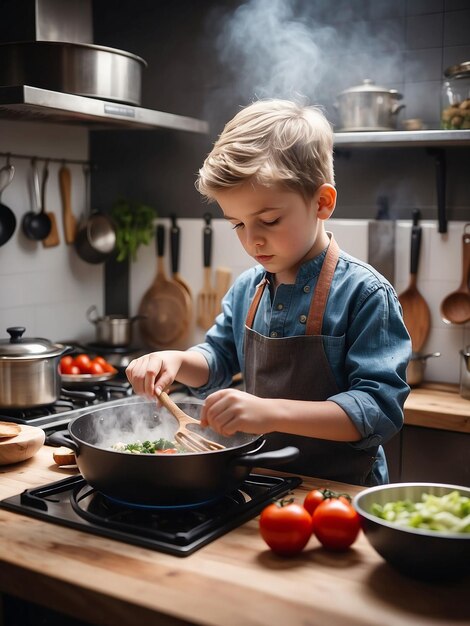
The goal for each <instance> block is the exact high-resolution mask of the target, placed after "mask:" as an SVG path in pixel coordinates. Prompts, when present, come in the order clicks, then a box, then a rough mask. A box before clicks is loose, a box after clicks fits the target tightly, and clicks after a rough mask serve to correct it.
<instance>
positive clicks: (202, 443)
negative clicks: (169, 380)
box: [158, 391, 225, 452]
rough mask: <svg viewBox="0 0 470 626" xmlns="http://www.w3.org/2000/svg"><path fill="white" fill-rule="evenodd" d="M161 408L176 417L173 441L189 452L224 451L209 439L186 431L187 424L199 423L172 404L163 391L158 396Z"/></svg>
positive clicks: (222, 447) (219, 445)
mask: <svg viewBox="0 0 470 626" xmlns="http://www.w3.org/2000/svg"><path fill="white" fill-rule="evenodd" d="M158 399H159V400H160V402H161V403H162V404H163V406H164V407H165V408H166V409H168V411H170V413H171V414H172V415H173V417H176V419H177V420H178V423H179V427H178V430H177V431H176V433H175V435H174V440H175V441H176V443H178V444H179V445H180V446H182V447H183V448H185V449H186V450H188V451H189V452H213V451H215V450H225V446H223V445H222V444H220V443H216V442H215V441H211V440H210V439H206V438H205V437H203V436H202V435H200V434H199V433H197V432H195V431H194V430H189V429H188V424H197V425H198V426H200V424H199V421H198V420H197V419H194V417H190V416H189V415H187V414H186V413H185V412H184V411H182V410H181V409H180V408H179V406H178V405H177V404H175V403H174V402H173V400H172V399H171V398H170V396H169V395H168V394H167V393H165V392H164V391H162V392H161V394H160V395H159V396H158Z"/></svg>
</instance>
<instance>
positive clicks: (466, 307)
mask: <svg viewBox="0 0 470 626" xmlns="http://www.w3.org/2000/svg"><path fill="white" fill-rule="evenodd" d="M467 229H470V224H465V226H464V230H463V236H462V282H461V283H460V286H459V288H458V289H457V290H456V291H453V292H452V293H451V294H449V295H448V296H447V297H446V298H444V300H443V301H442V303H441V316H442V319H443V320H444V322H446V324H465V323H466V322H468V321H470V289H469V284H468V283H469V280H470V230H469V232H467Z"/></svg>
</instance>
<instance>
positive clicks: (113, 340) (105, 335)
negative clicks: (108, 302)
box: [86, 305, 143, 346]
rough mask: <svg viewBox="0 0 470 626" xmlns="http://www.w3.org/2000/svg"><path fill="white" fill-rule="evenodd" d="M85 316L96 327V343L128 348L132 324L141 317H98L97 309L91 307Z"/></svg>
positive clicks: (130, 340)
mask: <svg viewBox="0 0 470 626" xmlns="http://www.w3.org/2000/svg"><path fill="white" fill-rule="evenodd" d="M86 316H87V318H88V321H89V322H91V323H92V324H94V325H95V327H96V343H97V344H98V345H103V346H128V345H130V343H131V342H132V324H133V323H134V322H136V321H137V320H139V319H142V317H143V316H142V315H135V316H134V317H126V316H125V315H103V317H99V316H98V309H97V308H96V306H95V305H93V306H91V307H90V308H89V309H88V310H87V312H86Z"/></svg>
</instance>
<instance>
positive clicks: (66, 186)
mask: <svg viewBox="0 0 470 626" xmlns="http://www.w3.org/2000/svg"><path fill="white" fill-rule="evenodd" d="M59 183H60V193H61V196H62V218H63V222H64V235H65V241H66V242H67V243H68V244H70V243H73V242H74V241H75V237H76V235H77V220H76V218H75V215H74V214H73V213H72V201H71V200H72V179H71V176H70V170H69V168H68V167H66V165H65V163H64V165H62V167H61V168H60V170H59Z"/></svg>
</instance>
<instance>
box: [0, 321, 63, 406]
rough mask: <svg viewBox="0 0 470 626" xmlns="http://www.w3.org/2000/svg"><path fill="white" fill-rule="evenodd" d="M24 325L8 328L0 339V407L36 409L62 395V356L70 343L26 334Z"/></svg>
mask: <svg viewBox="0 0 470 626" xmlns="http://www.w3.org/2000/svg"><path fill="white" fill-rule="evenodd" d="M24 332H25V328H24V327H23V326H11V327H9V328H7V333H8V334H9V335H10V338H9V339H0V409H18V408H34V407H37V406H44V405H47V404H52V403H54V402H55V401H56V400H57V399H58V398H59V395H60V389H61V376H60V373H59V363H60V359H61V357H62V356H63V355H64V354H67V353H68V352H71V351H72V348H70V347H69V346H64V345H63V344H60V343H52V342H51V341H49V340H48V339H43V338H29V337H23V334H24Z"/></svg>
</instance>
